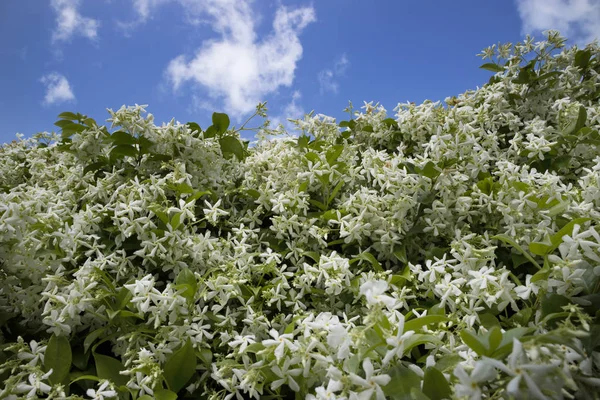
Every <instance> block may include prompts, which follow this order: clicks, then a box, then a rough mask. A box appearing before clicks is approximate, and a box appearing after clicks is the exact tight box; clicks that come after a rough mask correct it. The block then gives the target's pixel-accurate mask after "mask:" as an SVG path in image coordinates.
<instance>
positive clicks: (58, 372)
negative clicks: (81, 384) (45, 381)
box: [44, 334, 73, 384]
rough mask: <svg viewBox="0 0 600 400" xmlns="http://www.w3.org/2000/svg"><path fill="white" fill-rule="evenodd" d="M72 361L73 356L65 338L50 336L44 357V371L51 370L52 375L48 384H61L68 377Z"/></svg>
mask: <svg viewBox="0 0 600 400" xmlns="http://www.w3.org/2000/svg"><path fill="white" fill-rule="evenodd" d="M72 361H73V354H72V353H71V344H70V343H69V339H68V338H67V337H66V336H56V335H55V334H54V335H52V336H51V337H50V340H49V341H48V346H47V347H46V353H45V356H44V369H45V370H46V371H50V370H51V369H52V375H50V377H49V381H50V383H52V384H57V383H62V382H63V381H64V380H65V379H66V378H67V376H68V375H69V371H70V370H71V362H72Z"/></svg>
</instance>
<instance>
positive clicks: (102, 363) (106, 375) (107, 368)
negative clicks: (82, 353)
mask: <svg viewBox="0 0 600 400" xmlns="http://www.w3.org/2000/svg"><path fill="white" fill-rule="evenodd" d="M94 360H95V361H96V374H97V375H98V377H99V378H102V379H108V380H110V381H111V382H113V383H114V384H116V385H117V386H122V385H126V384H127V381H128V380H129V378H128V377H127V376H125V375H120V374H119V372H120V371H123V370H125V367H124V366H123V363H122V362H121V361H119V360H117V359H116V358H113V357H109V356H105V355H103V354H98V353H94Z"/></svg>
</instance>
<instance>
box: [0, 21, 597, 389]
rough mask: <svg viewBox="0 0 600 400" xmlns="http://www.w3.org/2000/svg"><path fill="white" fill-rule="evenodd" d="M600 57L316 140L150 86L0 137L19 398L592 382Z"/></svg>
mask: <svg viewBox="0 0 600 400" xmlns="http://www.w3.org/2000/svg"><path fill="white" fill-rule="evenodd" d="M559 52H560V53H559ZM599 52H600V48H599V47H598V45H596V44H591V45H589V46H586V47H585V48H581V49H580V48H576V47H573V48H570V49H569V48H565V46H564V41H563V39H562V38H560V36H558V35H557V34H556V33H553V32H550V33H549V34H548V38H547V40H546V41H545V42H542V43H537V44H536V43H533V42H532V41H530V40H529V39H527V40H526V41H525V42H524V43H519V44H515V45H512V44H508V45H500V46H498V47H495V46H494V47H492V48H489V49H486V50H484V54H483V55H484V58H485V59H489V60H488V61H489V62H486V63H485V64H484V65H482V67H481V68H482V69H485V70H488V71H490V72H492V73H494V75H493V76H492V77H491V79H490V82H489V84H487V85H484V86H483V87H481V88H479V89H478V90H476V91H470V92H466V93H464V94H462V95H459V96H454V97H450V98H448V99H446V106H442V105H441V103H439V102H438V103H434V102H430V101H426V102H424V103H423V104H419V105H417V104H415V103H406V104H399V105H398V107H397V108H396V109H395V111H394V116H393V118H392V117H390V116H388V113H387V111H386V110H385V109H384V108H383V107H381V106H380V105H373V104H372V103H366V104H365V105H364V107H363V108H362V111H357V110H355V109H354V108H353V106H352V104H350V105H349V107H348V108H347V110H346V111H347V112H348V113H349V114H350V117H349V120H346V121H341V122H339V123H338V122H337V121H335V120H333V119H332V118H329V117H325V116H322V115H319V114H316V115H315V114H309V115H307V116H305V117H304V119H303V120H300V121H296V122H295V124H296V127H297V129H298V131H300V132H299V135H298V137H291V136H288V137H285V136H284V135H285V132H282V131H281V129H279V128H278V129H277V130H272V129H270V128H269V122H268V120H265V122H264V123H263V124H262V125H261V126H260V127H257V128H247V127H246V125H247V124H248V123H250V121H251V120H253V118H254V117H256V116H259V117H263V118H266V108H265V104H264V103H261V104H259V105H258V106H257V109H256V112H255V113H254V114H253V115H252V116H251V117H250V118H249V119H248V121H246V122H245V123H243V124H242V125H241V126H239V127H235V126H232V125H231V120H230V118H229V116H228V115H227V114H224V113H214V114H213V115H212V124H211V125H210V126H209V127H208V128H206V129H205V130H203V129H202V128H201V127H200V126H199V125H198V124H197V123H195V122H188V123H187V124H183V125H182V124H177V123H174V122H171V123H168V124H163V125H156V124H155V123H154V121H153V118H152V117H151V116H150V115H148V114H146V113H145V109H144V108H143V107H139V106H136V107H129V108H127V107H124V108H122V109H120V110H117V111H113V110H109V114H110V118H109V122H110V123H111V125H112V128H111V129H110V130H109V129H108V128H107V127H105V126H101V125H98V123H96V121H94V120H93V119H91V118H88V117H87V116H86V115H83V114H80V113H74V112H64V113H62V114H60V115H59V120H58V121H57V122H56V123H55V126H56V127H57V128H58V130H59V132H58V133H40V134H38V135H36V137H35V138H32V139H28V140H21V141H18V142H15V143H12V144H7V145H5V146H2V147H1V148H0V176H2V182H0V382H2V383H0V398H5V397H8V396H10V398H12V397H18V396H29V397H42V398H43V397H50V398H68V397H69V396H71V397H72V398H81V397H83V396H86V395H87V394H89V393H91V392H88V391H90V390H94V391H95V394H96V396H103V397H104V398H110V397H118V398H120V399H129V398H132V399H142V400H147V399H149V398H154V399H176V398H179V397H181V398H224V397H244V398H271V399H275V398H282V399H283V398H313V397H310V396H314V398H324V397H344V398H364V399H367V398H369V399H373V398H382V397H386V398H391V399H445V398H455V397H461V396H464V397H473V398H478V397H482V398H526V397H537V398H541V397H549V398H551V397H552V396H553V395H557V394H560V396H565V397H576V396H579V394H580V393H582V395H581V396H582V398H586V396H587V398H594V397H593V396H592V394H593V393H595V389H596V388H595V386H594V384H595V383H596V380H595V379H596V377H597V376H598V375H599V365H598V363H597V360H596V358H597V357H596V354H597V351H598V350H599V346H600V343H599V341H598V336H599V335H598V333H599V332H600V328H599V327H600V320H599V318H600V314H599V313H598V309H599V308H600V269H599V268H600V267H598V260H599V259H600V243H599V241H600V233H599V232H600V228H599V225H598V215H600V214H599V213H600V202H599V200H598V196H597V194H598V182H600V169H598V154H600V153H599V150H600V134H598V130H599V128H600V125H599V122H598V118H597V116H598V115H600V106H599V104H600V103H599V102H598V100H600V89H599V86H598V84H597V79H598V73H599V72H600V64H599V61H598V59H599V57H598V55H599ZM558 53H559V54H558ZM247 131H253V132H255V133H256V139H257V140H256V142H254V143H253V145H252V146H250V145H249V143H248V142H247V141H245V140H243V139H242V136H241V135H243V134H244V132H247ZM274 136H275V137H277V136H278V137H277V140H271V138H273V137H274ZM50 370H52V371H51V372H50ZM540 371H541V372H540ZM526 374H527V375H526ZM30 393H31V394H30ZM101 393H104V394H101ZM540 393H541V395H540ZM90 396H91V395H90ZM90 396H88V397H90Z"/></svg>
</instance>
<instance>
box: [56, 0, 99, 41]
mask: <svg viewBox="0 0 600 400" xmlns="http://www.w3.org/2000/svg"><path fill="white" fill-rule="evenodd" d="M50 4H51V6H52V8H53V9H54V11H55V12H56V25H57V26H56V29H55V30H54V32H52V41H54V42H58V41H66V40H69V39H70V38H71V37H73V35H75V34H79V35H82V36H84V37H87V38H89V39H95V38H96V37H97V36H98V27H99V26H100V23H99V22H98V21H97V20H95V19H92V18H87V17H84V16H82V15H81V14H80V13H79V5H80V1H79V0H51V1H50Z"/></svg>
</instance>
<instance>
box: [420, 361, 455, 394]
mask: <svg viewBox="0 0 600 400" xmlns="http://www.w3.org/2000/svg"><path fill="white" fill-rule="evenodd" d="M423 393H424V394H425V395H426V396H427V397H429V398H430V399H431V400H442V399H449V398H451V397H452V391H451V390H450V385H449V384H448V381H447V380H446V378H445V377H444V374H442V373H441V372H440V370H438V369H437V368H435V367H429V368H427V369H426V370H425V376H424V377H423Z"/></svg>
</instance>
